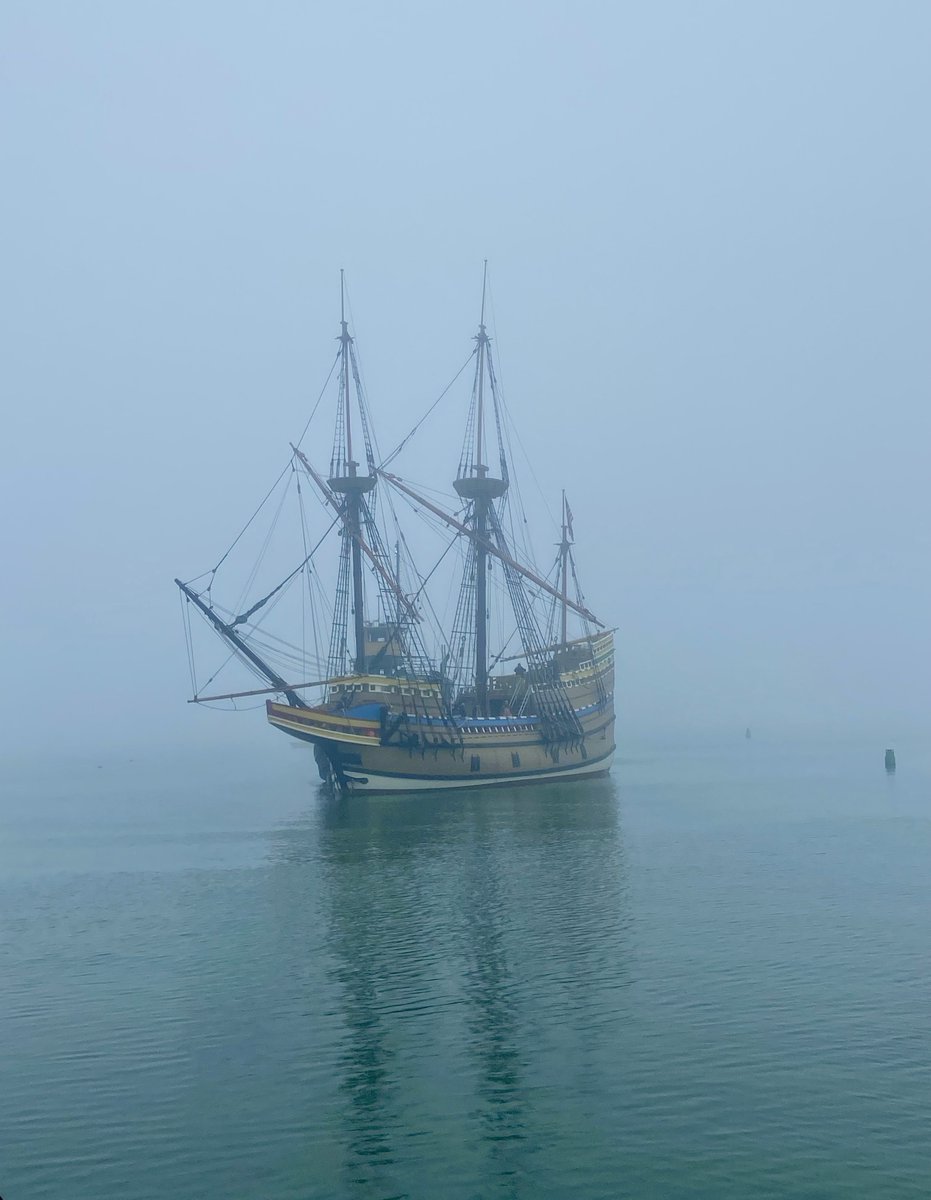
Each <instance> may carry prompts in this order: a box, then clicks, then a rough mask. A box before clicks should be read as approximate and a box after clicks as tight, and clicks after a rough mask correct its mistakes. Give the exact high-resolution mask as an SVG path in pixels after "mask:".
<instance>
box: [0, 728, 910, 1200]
mask: <svg viewBox="0 0 931 1200" xmlns="http://www.w3.org/2000/svg"><path fill="white" fill-rule="evenodd" d="M882 750H883V746H882V745H876V746H870V747H867V748H863V747H857V746H850V747H840V748H838V747H835V748H833V749H829V750H822V749H815V748H809V749H803V748H799V747H793V746H776V745H765V744H763V743H762V742H756V741H754V742H751V743H745V742H744V741H743V739H740V740H735V742H734V744H733V745H724V746H715V747H712V746H705V747H701V746H699V747H695V746H693V747H691V748H688V747H681V746H680V747H675V746H669V747H662V748H652V749H646V748H644V749H642V750H639V751H638V750H637V749H636V748H631V749H629V751H628V753H627V755H626V757H625V758H624V759H623V760H622V761H621V762H620V764H619V766H618V767H616V768H615V773H614V775H613V777H612V778H611V779H609V780H604V781H598V782H592V783H590V784H585V785H582V784H576V785H574V786H572V787H562V786H559V785H551V786H544V787H540V788H536V789H530V788H528V789H518V790H514V791H495V792H490V793H487V794H485V795H455V794H451V795H450V794H447V795H435V796H430V797H427V796H424V797H415V798H395V799H380V798H369V799H365V798H361V799H352V800H350V801H348V802H347V801H338V800H333V799H330V798H327V797H326V796H325V795H323V794H322V793H321V792H320V791H319V790H318V789H317V786H316V784H314V783H313V782H312V775H313V764H312V761H311V760H310V756H309V755H307V754H304V753H302V752H301V748H300V747H290V746H289V745H287V744H285V743H282V741H280V740H278V739H275V738H274V737H270V738H269V742H268V745H267V746H265V745H264V744H262V746H261V747H260V748H259V749H258V750H257V751H254V752H250V753H248V754H247V753H245V752H243V751H239V752H237V753H236V754H234V755H232V756H229V755H228V756H226V757H223V756H220V755H215V754H209V755H208V754H206V753H204V754H202V755H201V756H199V757H192V756H190V755H186V756H181V757H177V756H176V757H175V759H174V760H173V761H172V758H171V756H170V755H166V756H164V757H163V758H161V759H160V760H156V759H153V760H152V761H143V760H141V759H137V760H136V761H132V762H131V761H128V760H127V759H112V760H111V759H102V760H98V761H99V763H100V765H99V766H98V761H85V762H73V763H60V764H49V763H33V764H29V763H7V764H6V765H5V766H4V767H3V768H2V770H0V789H2V792H0V919H2V926H0V1064H2V1088H0V1193H2V1195H3V1196H4V1197H5V1200H26V1198H27V1197H28V1198H30V1200H35V1198H55V1200H58V1198H64V1197H67V1198H68V1200H101V1198H108V1197H114V1198H119V1200H149V1198H152V1200H154V1198H155V1197H158V1198H159V1200H163V1198H164V1197H166V1196H172V1197H179V1198H187V1197H192V1198H193V1197H196V1198H203V1200H221V1198H222V1200H236V1198H239V1197H242V1198H249V1200H253V1198H262V1200H264V1198H268V1200H286V1198H287V1200H290V1198H294V1200H297V1198H302V1200H307V1198H311V1197H321V1198H322V1197H334V1198H339V1197H346V1198H347V1200H370V1198H371V1200H375V1198H388V1197H412V1198H413V1197H417V1198H420V1197H423V1198H428V1197H429V1198H434V1197H451V1198H458V1197H462V1198H473V1197H475V1198H483V1200H484V1198H486V1197H487V1198H489V1200H498V1198H504V1197H521V1198H523V1197H526V1198H528V1200H530V1198H536V1197H544V1198H548V1197H552V1198H554V1200H556V1198H558V1200H565V1198H567V1197H582V1198H596V1197H605V1198H612V1200H613V1198H615V1197H660V1198H663V1200H667V1198H668V1200H675V1198H678V1197H682V1198H685V1197H709V1198H715V1200H717V1198H724V1197H727V1198H730V1197H733V1198H735V1200H736V1198H746V1197H820V1198H825V1200H828V1198H834V1197H859V1196H862V1197H869V1198H871V1200H874V1198H876V1200H881V1198H884V1197H889V1198H893V1197H895V1198H898V1197H927V1196H928V1195H931V820H929V817H931V763H929V760H928V757H927V756H922V755H921V754H919V753H918V751H917V750H907V749H903V748H901V747H900V748H899V761H900V768H899V773H898V775H897V776H896V777H895V778H892V779H887V777H886V776H885V774H884V772H883V770H882Z"/></svg>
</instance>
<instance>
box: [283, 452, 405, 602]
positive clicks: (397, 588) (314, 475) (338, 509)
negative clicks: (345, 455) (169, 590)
mask: <svg viewBox="0 0 931 1200" xmlns="http://www.w3.org/2000/svg"><path fill="white" fill-rule="evenodd" d="M291 449H292V450H293V451H294V453H295V454H296V455H297V457H298V459H299V460H300V462H301V466H302V467H303V468H304V470H305V471H306V472H307V474H308V476H309V477H310V478H311V480H312V481H313V482H314V484H316V486H317V488H318V489H319V491H320V495H321V496H322V497H323V499H324V500H325V501H326V502H327V504H329V506H330V507H331V508H332V509H333V511H334V512H335V513H336V514H337V515H338V516H339V518H340V520H341V521H342V522H343V524H345V523H346V522H347V520H348V517H347V513H346V511H345V506H344V505H342V504H340V502H339V500H338V499H337V497H336V496H335V495H334V493H333V492H332V491H331V489H330V488H329V487H328V486H327V483H326V480H325V479H324V478H323V476H322V475H321V474H320V473H319V472H318V471H315V470H314V468H313V467H312V466H311V465H310V462H309V461H308V459H307V457H306V455H305V454H304V453H303V451H301V450H299V449H298V448H297V446H295V445H293V444H292V446H291ZM352 536H353V538H355V539H356V540H357V541H358V544H359V548H360V549H361V550H362V553H363V554H364V555H365V557H366V558H367V559H368V560H369V562H370V563H371V564H372V566H373V567H374V569H375V570H376V571H377V572H378V574H379V575H380V576H381V578H382V579H383V580H384V581H385V583H386V584H387V586H388V587H389V588H390V589H391V591H392V592H393V594H394V595H395V596H396V597H397V599H398V600H399V601H400V603H401V604H402V605H403V606H404V609H405V611H406V612H407V614H408V616H409V617H410V619H411V620H412V621H419V620H420V614H419V613H418V612H417V610H416V609H415V608H414V606H413V605H412V604H411V602H410V600H408V598H407V596H405V594H404V592H403V591H402V590H401V585H400V584H399V583H398V581H397V580H396V579H395V578H394V577H393V576H392V575H391V573H390V571H387V570H386V569H385V566H384V564H383V563H382V562H381V561H380V560H379V558H378V555H377V554H376V553H375V551H374V550H373V549H372V548H371V546H370V545H369V544H368V542H367V541H366V540H365V538H364V537H363V536H362V535H361V533H358V532H357V531H355V530H354V531H353V534H352Z"/></svg>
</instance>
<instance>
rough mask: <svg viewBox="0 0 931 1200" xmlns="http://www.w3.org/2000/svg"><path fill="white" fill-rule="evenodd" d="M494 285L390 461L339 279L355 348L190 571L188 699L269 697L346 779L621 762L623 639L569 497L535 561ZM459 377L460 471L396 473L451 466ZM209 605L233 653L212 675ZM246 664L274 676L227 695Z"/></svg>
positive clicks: (458, 779)
mask: <svg viewBox="0 0 931 1200" xmlns="http://www.w3.org/2000/svg"><path fill="white" fill-rule="evenodd" d="M486 298H487V268H486V274H484V275H483V280H482V302H481V315H480V319H479V324H478V330H477V333H476V334H475V335H474V336H473V338H472V345H471V351H470V353H469V356H468V358H467V359H466V361H465V363H463V365H462V366H461V367H460V368H459V371H458V372H457V374H456V376H455V377H454V379H453V381H452V382H451V383H450V384H449V385H448V386H447V387H446V388H445V389H444V390H443V392H442V393H440V396H439V397H438V398H437V399H435V400H434V401H433V403H432V404H431V405H430V407H429V408H428V409H427V411H426V412H425V413H424V415H423V416H422V417H421V419H420V420H419V421H418V422H417V424H416V425H415V426H414V428H413V429H411V430H410V431H409V432H408V433H407V434H406V435H405V436H404V437H402V438H401V440H400V441H399V442H398V444H397V445H396V446H395V447H394V449H393V450H391V452H390V453H388V454H386V455H384V456H382V454H381V453H380V451H379V447H378V441H377V439H376V435H375V428H374V424H373V421H372V415H371V410H370V407H369V402H368V398H367V394H366V390H365V387H364V386H363V373H362V370H361V368H360V362H359V356H358V350H357V346H356V341H355V338H354V337H353V335H352V334H351V333H350V324H349V321H348V320H347V311H346V293H345V288H344V282H343V277H342V274H341V277H340V306H341V311H340V332H339V335H338V338H337V350H336V356H335V359H334V360H333V362H332V366H331V368H330V375H329V376H328V378H327V383H326V384H325V385H324V388H323V390H322V391H321V393H320V397H319V398H318V400H317V403H316V405H314V408H313V410H312V412H311V417H310V419H308V422H307V425H306V426H305V428H304V431H303V434H302V435H301V437H300V438H299V439H298V440H297V441H295V442H294V443H292V444H291V447H290V455H289V457H288V459H287V462H286V465H285V467H284V469H283V470H282V472H281V474H280V475H279V477H278V480H277V482H276V484H275V485H273V486H272V488H271V489H270V490H269V492H268V493H267V494H266V496H265V498H264V500H263V501H262V503H261V504H260V505H259V506H258V508H257V509H256V511H255V513H253V516H252V517H251V518H250V519H249V521H248V522H247V523H246V524H245V526H243V528H242V529H241V531H240V532H239V534H238V535H237V537H236V539H235V540H234V542H233V544H232V545H231V546H230V547H229V549H227V551H226V552H225V553H224V554H223V555H222V556H221V558H220V559H219V561H218V562H217V564H216V565H215V566H214V567H213V568H211V569H210V570H209V571H207V572H206V573H204V574H202V575H200V576H197V577H195V578H193V579H188V580H187V581H183V580H181V579H176V580H175V583H176V584H177V586H178V588H179V590H180V594H181V602H182V603H181V607H182V614H183V618H184V625H185V632H186V638H187V647H188V660H189V665H190V669H191V682H192V688H193V697H192V700H191V702H192V703H198V704H205V705H213V706H216V705H225V706H232V707H237V708H239V707H243V706H246V707H249V706H252V705H261V704H263V703H264V707H265V710H266V715H267V720H268V722H269V724H271V725H272V726H274V728H275V729H279V730H281V732H282V733H285V734H288V735H289V736H290V737H293V738H297V739H299V740H300V741H302V742H306V743H307V744H308V745H309V746H310V747H312V749H313V754H314V757H315V760H316V764H317V767H318V769H319V773H320V776H321V778H322V779H323V780H324V781H325V782H326V783H327V784H329V785H331V786H332V787H333V788H335V789H338V790H339V791H341V792H356V791H366V792H389V791H391V792H407V791H421V790H430V791H433V790H439V789H447V788H476V787H491V786H500V785H515V784H526V783H534V782H542V781H546V780H570V779H585V778H592V777H593V776H596V775H603V774H605V773H606V772H607V771H608V770H609V768H610V766H611V761H612V758H613V755H614V748H615V742H614V637H613V631H612V630H610V629H608V628H606V627H605V625H604V624H603V623H602V622H601V621H600V620H599V619H598V618H597V617H596V616H595V614H594V613H593V612H591V611H590V609H589V608H588V606H587V604H586V601H585V598H584V596H583V594H582V591H581V588H580V586H579V581H578V575H577V571H576V561H575V533H574V526H573V516H572V512H571V509H570V507H569V504H568V502H567V500H566V497H565V493H564V492H563V493H562V496H561V500H560V514H559V518H558V519H554V520H553V526H554V530H553V532H554V534H555V535H556V538H555V541H554V542H553V543H551V549H550V551H549V552H548V554H547V559H548V562H547V564H546V566H545V567H544V568H542V569H541V568H540V567H538V565H537V560H536V556H535V554H534V550H533V545H532V542H531V539H530V534H529V523H528V520H527V517H526V513H525V508H524V503H523V499H522V498H521V493H520V488H519V486H518V481H517V478H516V476H515V472H514V467H513V454H512V444H513V443H514V442H515V441H516V440H517V438H516V431H515V429H514V426H513V423H512V421H511V417H510V413H509V411H508V409H507V407H506V406H505V403H504V400H503V398H502V394H501V388H500V387H499V382H498V377H499V371H498V370H496V366H495V355H494V354H493V345H492V339H491V337H490V336H489V334H488V330H487V328H486ZM470 376H471V380H472V386H471V394H470V395H469V398H468V401H467V402H466V400H465V395H466V390H465V383H464V381H465V380H467V379H468V378H469V377H470ZM459 380H463V393H464V394H463V398H462V399H463V402H462V404H461V407H460V410H459V411H460V413H461V415H460V417H459V422H458V423H459V424H460V426H461V423H462V419H463V417H464V434H463V437H462V441H461V449H460V452H459V458H458V464H455V459H454V457H453V456H454V454H455V449H454V446H455V443H453V444H452V445H451V446H450V455H449V459H448V460H447V462H448V467H447V470H448V473H449V475H451V474H452V467H453V466H454V465H455V467H456V469H455V477H454V478H453V479H452V480H451V481H450V482H451V490H450V489H449V483H448V482H447V483H446V489H445V491H443V490H441V491H437V490H435V488H436V481H433V482H429V483H423V482H415V481H412V480H411V478H410V477H409V474H408V469H407V468H404V469H405V474H404V475H401V474H399V471H400V470H401V469H402V465H401V464H404V463H410V464H412V467H411V469H414V470H415V471H417V472H418V474H419V473H420V471H421V470H422V469H424V468H426V469H429V467H430V466H432V465H433V463H435V462H436V461H437V451H436V436H437V421H438V420H439V418H438V417H436V416H434V414H435V413H436V410H437V409H438V408H439V407H440V405H441V404H442V403H444V402H445V404H446V405H449V404H451V403H452V401H451V400H447V399H446V397H447V396H448V395H449V394H450V393H454V392H455V388H454V385H455V384H456V383H457V382H458V381H459ZM334 393H335V405H334V404H333V398H334ZM328 395H329V396H330V398H331V399H330V409H331V415H335V431H334V433H333V437H332V441H330V439H329V437H328V438H327V442H326V443H324V444H329V445H330V447H331V449H330V460H329V464H328V468H327V469H323V468H322V466H321V464H320V463H319V462H317V463H315V462H314V461H313V459H314V457H315V453H314V450H313V449H311V446H315V447H316V449H317V451H318V452H319V449H320V445H321V439H320V436H319V435H317V434H316V433H314V434H313V436H310V431H311V426H312V424H313V420H314V418H315V417H316V415H317V412H318V411H319V410H320V409H321V407H322V404H323V401H324V399H326V397H327V396H328ZM334 408H335V413H334V412H333V409H334ZM324 411H326V410H325V409H324ZM441 411H442V410H441ZM444 415H445V421H446V423H447V424H449V423H451V419H452V414H451V413H450V411H449V410H448V408H447V411H446V413H445V414H444ZM426 433H429V434H431V435H432V437H433V441H432V443H431V446H430V449H429V451H428V453H427V454H426V455H425V454H424V452H423V450H422V449H421V450H420V452H419V453H418V450H417V447H418V441H419V439H421V438H422V437H424V436H425V434H426ZM517 444H518V445H519V441H518V442H517ZM396 460H399V462H398V465H397V466H396V465H395V464H396ZM531 472H532V468H531ZM449 475H447V480H448V477H449ZM440 482H445V481H443V480H441V481H440ZM288 500H290V501H291V502H292V505H291V507H292V508H294V509H296V512H297V518H296V520H293V521H291V522H290V523H289V522H287V521H285V520H284V518H283V514H284V513H285V511H286V509H287V507H288V506H287V502H288ZM295 529H296V533H295ZM295 538H296V541H297V546H296V547H295V545H294V542H295ZM289 548H290V549H289ZM295 550H296V553H295ZM553 550H555V554H554V553H552V551H553ZM289 553H290V554H291V555H292V557H291V558H290V559H289V557H288V555H289ZM295 559H296V560H297V561H296V562H295ZM236 563H238V570H239V577H238V580H237V578H236V577H235V572H234V570H233V567H234V564H236ZM285 568H286V569H285ZM230 600H232V601H233V603H234V605H235V607H226V604H227V603H228V602H229V601H230ZM193 617H200V618H202V619H203V621H204V622H205V623H206V625H207V626H208V627H209V629H210V631H211V632H212V634H215V635H218V636H219V639H220V640H221V642H222V643H223V644H224V645H223V646H222V647H218V649H222V651H223V657H222V662H221V663H220V665H219V666H217V668H216V669H215V670H211V673H210V675H209V677H208V678H207V679H206V680H203V675H204V671H203V669H202V663H201V651H200V639H199V637H197V636H195V632H194V627H195V625H196V622H195V621H194V620H192V618H193ZM213 661H216V660H213ZM233 662H236V663H238V664H241V665H243V666H245V667H246V668H247V669H248V670H249V671H250V672H251V674H252V675H253V676H255V678H256V680H257V681H258V682H259V683H260V684H261V686H258V687H250V688H248V689H245V690H243V689H242V688H240V689H239V690H236V691H225V692H223V691H218V682H217V680H218V676H219V675H220V673H221V671H226V670H227V669H228V668H229V665H230V664H231V663H233ZM209 665H210V666H211V667H212V666H213V662H211V663H210V664H209ZM202 680H203V682H202Z"/></svg>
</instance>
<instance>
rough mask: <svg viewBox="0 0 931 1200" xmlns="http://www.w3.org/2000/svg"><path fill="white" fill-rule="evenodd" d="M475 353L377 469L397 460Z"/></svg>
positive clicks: (475, 350) (476, 351)
mask: <svg viewBox="0 0 931 1200" xmlns="http://www.w3.org/2000/svg"><path fill="white" fill-rule="evenodd" d="M477 353H478V347H476V348H475V349H474V350H473V351H472V353H471V354H470V355H469V357H468V358H467V359H466V360H465V362H464V363H463V364H462V366H461V367H460V368H459V370H458V371H457V372H456V374H455V375H454V376H453V377H452V379H451V380H450V381H449V383H447V385H446V387H444V388H443V390H442V391H441V392H440V394H439V395H438V396H437V398H436V399H435V400H434V401H433V403H432V404H431V405H430V407H429V408H428V409H427V411H426V412H425V413H424V415H423V416H422V417H421V418H420V420H419V421H418V422H417V424H416V425H415V426H414V428H413V429H412V430H411V431H410V433H409V434H408V435H407V436H406V437H404V438H402V439H401V441H400V442H398V444H397V446H395V448H394V449H393V450H392V451H391V453H390V454H389V455H388V457H387V458H386V459H385V460H384V462H383V463H382V464H381V467H380V468H379V470H384V468H385V467H387V465H388V464H389V463H390V462H392V461H393V460H394V459H395V458H397V456H398V455H399V454H400V453H401V451H402V450H403V449H404V447H405V446H406V445H407V443H408V442H409V441H410V440H411V438H412V437H413V436H414V434H415V433H416V432H417V430H418V429H419V428H420V427H421V425H422V424H423V423H424V421H426V419H427V417H429V416H430V414H431V413H432V412H433V410H434V409H435V408H436V406H437V405H438V404H439V402H440V401H441V400H442V399H443V397H444V396H445V395H446V393H447V392H448V391H449V389H450V388H451V387H452V386H453V384H454V383H455V382H456V380H457V379H458V378H459V376H460V375H461V374H462V372H463V371H464V370H465V369H466V367H467V366H468V365H469V363H470V362H471V361H472V359H473V358H474V357H475V355H476V354H477Z"/></svg>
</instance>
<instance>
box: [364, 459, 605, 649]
mask: <svg viewBox="0 0 931 1200" xmlns="http://www.w3.org/2000/svg"><path fill="white" fill-rule="evenodd" d="M378 474H379V475H380V476H381V477H382V479H384V480H385V481H386V482H388V483H390V484H391V486H392V487H394V488H397V489H398V491H401V492H403V493H404V494H405V495H406V496H409V497H410V499H411V500H414V501H416V503H417V504H421V505H423V507H424V508H426V509H427V510H428V511H429V512H432V513H433V514H434V516H437V517H439V518H440V520H441V521H444V522H445V523H446V524H447V525H448V526H449V527H450V529H457V530H458V531H459V532H460V533H464V534H465V535H466V537H468V538H471V539H472V541H474V542H476V543H477V544H480V545H481V546H482V547H483V548H484V549H485V550H487V551H488V553H489V554H493V555H494V556H495V558H500V559H501V561H502V562H505V563H507V564H508V566H509V567H513V568H514V570H515V571H517V572H519V573H520V574H521V575H523V576H524V578H525V579H529V580H530V582H531V583H532V584H534V585H535V586H536V587H538V588H541V589H542V590H543V591H544V592H548V593H549V595H551V596H555V597H556V599H557V600H559V601H560V603H562V602H563V601H565V603H566V604H568V606H569V608H571V609H572V610H573V612H577V613H578V614H579V616H581V617H584V618H585V620H586V621H591V622H592V624H593V625H597V626H598V628H599V629H603V628H604V625H603V623H602V622H601V621H599V620H598V618H597V617H596V616H595V614H594V613H592V612H589V610H588V609H587V608H585V607H583V606H582V605H581V604H576V603H575V602H574V601H572V600H569V599H568V598H567V597H564V596H563V593H562V592H561V591H560V590H559V589H558V588H555V587H553V585H552V584H551V583H547V582H546V580H545V579H541V578H540V576H539V575H537V574H535V573H534V572H533V571H531V570H529V569H528V568H527V567H525V566H523V564H522V563H519V562H518V561H517V559H516V558H512V557H511V555H510V554H508V553H507V551H505V550H500V549H499V548H498V547H497V546H496V545H495V544H494V543H493V542H490V541H488V539H487V538H483V537H480V536H479V535H478V534H477V533H476V532H475V531H474V530H473V529H470V528H469V526H468V525H464V524H463V523H462V522H461V521H458V520H457V519H456V518H455V517H454V516H453V515H452V514H451V513H448V512H446V511H445V509H442V508H440V507H439V505H437V504H434V503H432V501H430V500H428V499H427V498H426V497H425V496H421V495H420V493H419V492H415V491H414V489H413V488H412V487H410V486H409V485H408V484H406V483H405V482H404V481H403V480H402V479H399V478H398V476H397V475H392V474H391V473H390V471H383V470H381V469H379V470H378Z"/></svg>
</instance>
